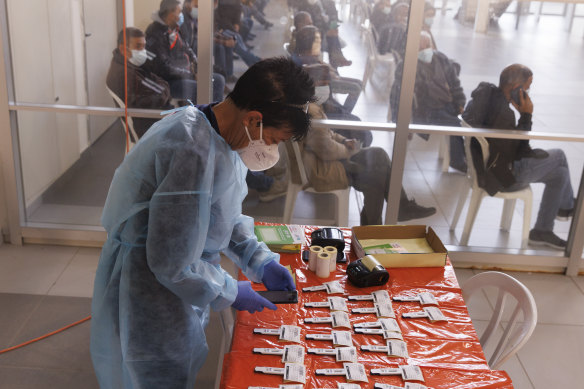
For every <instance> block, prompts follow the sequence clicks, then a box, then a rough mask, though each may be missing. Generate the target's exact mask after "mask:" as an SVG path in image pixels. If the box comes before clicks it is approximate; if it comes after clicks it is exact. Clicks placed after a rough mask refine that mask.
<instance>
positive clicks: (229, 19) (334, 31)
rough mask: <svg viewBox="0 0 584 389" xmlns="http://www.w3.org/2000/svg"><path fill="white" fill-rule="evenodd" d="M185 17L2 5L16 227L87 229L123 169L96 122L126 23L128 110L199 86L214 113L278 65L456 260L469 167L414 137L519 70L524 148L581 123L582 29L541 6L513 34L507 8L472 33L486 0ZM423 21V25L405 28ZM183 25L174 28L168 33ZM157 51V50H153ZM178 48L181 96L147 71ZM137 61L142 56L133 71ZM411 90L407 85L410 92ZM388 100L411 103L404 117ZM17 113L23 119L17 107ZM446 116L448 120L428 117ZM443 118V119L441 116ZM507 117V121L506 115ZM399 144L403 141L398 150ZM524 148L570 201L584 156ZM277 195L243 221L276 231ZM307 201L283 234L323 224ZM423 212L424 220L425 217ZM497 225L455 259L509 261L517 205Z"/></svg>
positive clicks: (319, 4)
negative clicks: (251, 70) (537, 155)
mask: <svg viewBox="0 0 584 389" xmlns="http://www.w3.org/2000/svg"><path fill="white" fill-rule="evenodd" d="M198 3H199V2H197V1H196V0H195V1H187V3H186V4H185V3H184V1H182V0H181V1H180V2H179V3H178V9H177V7H174V8H173V9H171V10H161V9H160V1H159V0H147V1H139V2H138V1H137V0H127V1H125V2H122V1H120V0H107V1H102V2H90V1H88V0H58V1H57V2H47V3H46V4H45V3H43V4H40V5H39V6H38V7H33V8H32V9H31V8H30V7H28V6H26V5H24V3H22V4H21V3H20V2H17V1H15V0H6V1H5V7H6V17H7V25H6V26H5V30H4V31H5V32H6V34H5V37H4V38H5V50H6V53H5V54H6V55H5V57H6V58H8V59H9V60H10V61H11V67H10V68H11V70H12V73H11V74H10V75H9V77H8V80H9V84H10V87H11V88H10V89H11V91H12V92H13V93H12V95H11V100H13V102H12V105H13V107H12V108H11V109H13V110H16V112H15V113H14V119H15V120H13V123H14V128H13V134H14V136H15V137H17V138H18V142H17V144H18V145H19V150H18V153H17V154H18V155H19V157H18V158H19V160H20V165H21V172H20V175H21V178H22V179H21V182H22V188H21V193H20V194H21V202H22V204H24V208H25V212H23V214H24V215H25V220H23V222H24V223H54V224H67V225H91V226H98V225H99V213H100V207H101V206H102V205H103V203H104V201H105V195H106V194H107V189H108V187H109V181H110V180H111V176H112V174H113V171H114V169H115V167H116V166H117V165H118V164H119V162H120V161H121V160H122V158H123V155H124V139H123V131H122V127H121V124H120V121H119V119H118V118H116V117H114V116H106V115H101V114H98V112H97V111H99V110H102V109H106V108H107V109H110V108H113V107H116V106H123V105H124V104H125V96H124V87H123V86H120V82H121V81H120V80H123V77H121V76H120V75H123V64H124V59H123V56H122V54H121V51H120V48H121V49H122V50H124V47H123V43H122V44H121V46H120V44H118V39H119V32H120V30H121V27H122V25H123V24H124V23H123V20H124V17H125V20H126V25H127V27H128V29H127V30H126V31H127V35H126V46H127V50H126V55H127V58H128V59H129V60H130V61H129V63H128V67H129V68H130V70H131V72H130V73H129V75H128V80H129V82H130V84H129V85H130V86H129V93H128V106H129V107H130V108H132V107H136V108H150V109H166V108H170V107H173V106H179V105H183V104H186V98H187V97H191V100H193V99H192V97H194V94H195V89H194V88H196V87H195V86H194V84H192V82H197V83H199V84H201V83H209V84H211V88H212V92H211V93H210V95H211V99H212V100H221V99H223V98H224V97H225V96H226V95H227V94H228V93H229V91H230V90H231V88H233V86H234V85H235V82H236V80H237V78H238V77H239V76H241V75H242V74H243V73H244V72H245V70H246V69H247V68H248V67H249V66H250V65H252V64H253V63H254V62H256V61H257V60H259V59H260V58H268V57H273V56H283V55H285V56H290V57H292V58H293V59H294V60H295V61H297V62H298V63H300V64H303V65H306V66H307V70H308V71H309V72H310V74H311V76H312V77H313V78H314V80H315V82H316V85H317V87H318V88H317V96H318V98H319V101H318V105H320V108H319V109H322V113H323V115H322V116H320V117H319V119H322V120H326V119H330V120H343V121H344V122H343V123H357V122H360V121H361V122H370V123H371V124H367V125H365V126H364V128H361V129H356V130H355V129H351V130H347V129H346V128H345V129H344V130H339V129H340V128H342V127H343V126H342V125H339V126H335V125H327V124H322V126H324V127H325V128H326V129H328V128H329V127H330V128H332V129H335V133H336V134H340V135H342V136H344V137H345V138H346V139H348V140H350V139H353V138H355V139H357V140H358V141H359V142H358V144H359V145H360V146H361V147H367V146H368V147H377V148H379V149H380V150H382V152H383V155H385V157H384V158H388V159H391V160H393V162H394V166H398V168H397V169H396V170H395V171H393V174H398V175H401V177H402V178H401V182H402V186H403V193H405V197H406V198H407V200H408V202H409V203H410V204H411V201H415V203H414V204H415V206H420V207H419V208H417V211H418V212H419V213H414V214H409V215H407V214H406V215H404V214H402V215H401V216H399V215H398V218H397V219H398V220H397V221H398V222H399V223H410V224H427V225H431V226H433V227H434V228H435V230H436V231H437V232H438V234H439V235H440V237H441V238H442V239H443V241H444V242H445V243H446V244H451V245H453V246H459V245H460V244H461V239H462V234H463V229H464V221H465V218H466V214H467V208H468V201H467V205H465V206H464V207H463V208H462V212H461V216H460V219H459V221H458V224H457V226H456V228H455V229H454V230H453V231H450V229H451V225H452V220H453V218H454V215H455V210H456V207H457V204H458V197H459V194H460V192H462V191H463V189H464V187H465V185H466V183H467V182H468V179H467V176H466V174H465V173H464V170H465V169H464V168H465V164H466V166H467V167H468V164H469V159H468V156H465V155H464V149H463V148H462V141H461V139H462V138H461V137H460V136H450V135H449V134H446V135H444V134H443V133H439V132H440V131H438V133H436V131H425V130H424V128H423V127H420V126H425V125H432V126H441V127H440V128H442V129H444V131H457V130H460V129H462V127H459V126H460V123H461V122H460V118H459V117H458V115H459V114H460V113H461V112H462V108H463V107H465V106H466V105H467V103H468V101H469V100H470V99H471V98H472V92H473V91H474V90H475V89H476V88H477V86H478V85H479V83H481V82H489V83H492V84H493V85H495V86H497V85H498V82H499V75H500V73H501V71H502V69H503V68H504V67H505V66H507V65H509V64H511V63H522V64H524V65H526V66H528V67H529V68H530V69H531V70H532V72H533V83H532V85H531V87H530V88H529V89H530V94H529V96H530V98H531V99H532V101H533V105H534V110H533V118H532V121H533V128H532V133H534V134H537V133H547V134H550V136H553V134H563V135H570V134H574V135H579V134H580V127H581V126H580V123H581V122H582V119H584V118H583V117H582V115H584V114H583V113H582V111H581V110H580V109H579V108H580V107H581V106H582V103H584V93H583V92H582V88H581V85H580V84H581V83H580V81H579V80H581V79H582V76H583V75H582V66H580V65H581V63H582V60H583V59H584V58H583V56H584V54H583V51H582V39H581V37H582V30H583V27H584V23H583V22H582V19H581V18H578V17H573V15H576V16H578V15H579V14H578V12H574V13H572V12H571V11H570V12H567V13H566V16H562V12H561V10H562V7H564V4H562V3H558V4H546V5H545V7H544V8H543V9H540V7H539V4H540V3H532V4H528V5H526V6H525V7H523V8H522V9H521V12H520V13H519V24H517V13H515V12H514V11H515V8H514V7H515V6H514V5H510V6H508V7H507V5H508V4H505V3H504V2H491V3H492V5H491V7H490V8H489V7H487V10H486V11H485V12H483V11H481V12H479V14H478V15H479V16H478V18H479V19H477V23H475V15H477V9H480V7H481V6H484V0H474V1H472V0H468V1H464V2H442V3H440V2H434V5H435V6H436V7H438V9H433V7H432V6H430V3H431V2H430V3H426V4H427V5H424V2H422V1H419V0H412V1H411V2H410V1H398V2H395V1H387V0H380V1H370V0H359V1H350V2H347V1H334V0H318V1H316V2H308V1H306V0H293V1H292V0H270V1H266V0H255V1H247V0H246V1H242V2H241V3H240V4H236V5H235V6H234V5H233V4H232V3H234V2H231V1H230V2H225V1H221V0H219V1H218V2H216V6H217V7H216V8H215V7H211V6H210V5H209V4H207V3H205V4H204V5H199V6H198V5H197V4H198ZM235 3H236V2H235ZM311 3H314V4H311ZM201 4H203V3H202V2H201ZM439 7H446V8H439ZM569 7H572V6H568V8H569ZM422 8H423V12H419V13H416V12H417V11H415V10H418V11H422ZM573 9H574V10H575V11H578V9H577V8H576V7H573ZM414 11H415V12H414ZM540 11H541V12H540ZM181 12H182V15H183V16H182V19H183V20H184V22H183V24H182V25H181V28H180V29H178V32H177V29H176V28H177V26H176V25H177V24H178V20H179V19H180V14H181ZM211 14H213V20H214V22H213V23H211V22H210V20H211ZM552 14H553V15H552ZM306 15H308V17H307V16H306ZM485 15H486V16H485ZM173 18H174V19H173ZM485 18H486V19H485ZM175 19H176V20H175ZM485 20H487V23H486V24H485V23H484V21H485ZM489 20H490V22H489ZM420 21H421V23H422V25H423V27H422V33H421V34H420V33H419V32H418V31H419V28H418V27H415V28H412V26H419V23H420ZM157 23H158V24H157ZM417 23H418V24H417ZM175 24H176V25H175ZM24 26H26V27H24ZM132 28H136V29H139V30H140V31H141V32H142V33H145V36H141V35H140V34H141V33H140V32H136V31H135V30H132ZM477 31H478V32H477ZM480 31H482V32H480ZM31 37H34V39H32V38H31ZM161 37H162V38H164V39H166V40H164V42H166V43H168V47H166V46H165V45H164V44H162V45H160V44H159V43H160V42H159V41H158V39H159V38H161ZM199 38H200V39H199ZM207 38H209V39H207ZM171 39H172V42H171V41H170V40H171ZM412 39H413V40H414V41H419V42H421V43H422V44H424V45H426V46H428V45H429V46H430V48H431V50H429V51H428V50H426V51H424V52H423V53H422V54H418V53H421V51H420V50H419V49H420V47H421V46H419V45H418V47H417V48H416V47H413V50H412V52H410V51H409V52H408V53H406V45H407V42H408V41H410V42H413V41H411V40H412ZM428 42H429V43H428ZM176 45H179V46H180V45H183V46H184V51H185V53H186V54H185V55H186V57H185V55H182V56H179V57H180V61H178V60H177V61H178V62H176V63H177V64H180V66H182V72H183V73H184V72H187V73H189V72H190V73H189V76H188V77H186V79H188V82H183V81H181V80H183V79H185V78H180V80H179V81H178V82H176V79H173V78H172V77H169V76H168V75H167V74H164V69H163V70H161V69H162V67H161V64H160V63H159V62H160V61H161V59H163V58H164V56H165V52H163V51H164V50H167V49H168V48H170V46H172V47H177V46H176ZM143 48H145V49H146V50H147V51H146V52H145V53H146V54H145V55H144V52H143V51H142V49H143ZM191 49H192V50H193V54H196V55H197V59H196V60H197V61H198V63H199V64H200V66H199V67H198V69H196V70H197V76H196V77H197V80H195V76H194V74H195V72H194V71H195V69H194V67H191V66H190V64H191V63H193V61H194V60H195V57H194V56H190V55H191V54H190V51H189V50H191ZM422 49H428V47H422ZM413 51H415V53H413ZM406 54H408V55H407V56H406ZM413 54H415V55H413ZM410 55H413V56H412V58H419V59H418V60H417V62H416V67H415V68H416V71H415V72H414V67H413V66H409V67H404V65H403V61H404V58H406V57H408V58H409V57H410ZM116 58H117V59H116ZM211 58H212V59H211ZM437 59H440V60H441V61H442V62H443V63H444V64H447V65H448V66H447V69H446V70H443V71H442V72H441V73H440V72H438V73H436V72H430V73H429V72H427V70H428V68H429V66H426V65H428V60H429V61H430V62H429V63H430V64H431V63H432V61H434V60H437ZM181 61H182V62H181ZM207 61H208V62H210V63H211V62H212V67H210V68H209V67H208V66H204V65H205V64H206V63H207ZM424 61H426V62H424ZM114 65H115V66H114ZM114 67H115V69H113V68H114ZM112 69H113V70H112ZM167 70H168V69H167ZM112 72H114V73H115V76H116V77H113V76H112ZM157 72H159V74H158V73H157ZM179 72H180V71H179ZM120 77H121V78H120ZM165 77H166V78H165ZM210 78H212V80H213V81H209V79H210ZM414 79H415V80H416V81H415V85H410V84H411V83H413V80H414ZM108 80H109V81H108ZM404 80H405V81H404ZM410 80H411V82H410ZM452 80H454V81H455V84H456V86H455V87H456V88H455V89H456V91H454V90H453V89H452V88H451V85H450V84H449V85H448V87H444V85H445V84H444V83H445V82H446V83H447V84H448V82H449V81H452ZM191 81H192V82H191ZM424 82H425V83H426V84H424ZM106 86H107V87H109V89H110V90H111V92H110V91H108V89H107V88H106ZM189 88H190V89H189ZM402 88H403V90H406V91H407V90H410V89H412V90H413V91H414V93H413V96H410V97H407V98H406V99H405V100H404V101H403V102H401V101H400V97H401V95H400V92H401V91H402ZM130 89H132V91H130ZM185 91H186V92H185ZM181 92H182V93H181ZM408 93H409V92H408ZM429 95H431V97H432V98H433V99H434V100H432V99H429V98H428V96H429ZM406 96H409V94H407V93H406ZM116 97H117V98H119V101H117V102H116V101H115V98H116ZM148 98H154V99H148ZM145 100H148V102H147V103H144V101H145ZM193 102H194V100H193ZM437 102H438V103H448V104H442V105H440V104H438V103H437ZM27 104H28V105H29V107H28V108H27V109H32V111H22V110H21V109H22V108H21V107H19V106H22V105H25V106H26V105H27ZM31 104H37V106H35V107H37V108H34V107H32V108H31V107H30V105H31ZM58 105H68V106H73V107H77V108H79V109H80V110H81V108H83V110H82V111H83V112H79V113H62V112H61V111H58V107H57V106H58ZM444 105H450V107H449V108H448V109H445V110H443V111H441V108H443V107H444ZM400 106H401V108H403V109H402V111H404V112H405V113H406V114H409V112H408V110H409V109H410V108H411V124H410V125H409V127H408V126H407V123H403V124H400V127H399V128H396V127H397V124H394V123H397V119H398V117H397V113H398V112H399V111H400ZM404 107H405V108H407V109H405V108H404ZM35 109H36V111H35ZM445 112H446V113H447V114H448V115H441V114H443V113H445ZM139 116H140V115H134V122H135V124H136V123H138V125H136V127H137V128H136V130H137V131H136V132H137V135H138V136H140V135H141V133H143V132H144V131H146V130H147V129H148V127H149V124H148V123H146V124H144V125H140V124H139V122H140V120H139ZM515 117H516V118H518V117H519V115H518V113H517V112H515ZM388 122H389V123H392V124H391V125H388V124H387V123H388ZM150 123H151V121H150ZM346 126H347V125H346V124H345V127H346ZM376 126H377V128H375V127H376ZM138 127H140V128H138ZM349 127H350V126H349ZM427 132H428V133H432V135H429V136H428V134H427ZM407 134H410V136H409V140H408V141H407V143H406V142H405V141H404V142H403V143H401V142H402V141H403V140H404V137H407V136H408V135H407ZM108 142H109V143H108ZM341 142H342V141H341ZM394 144H399V145H403V144H405V145H406V146H405V147H404V148H403V149H404V150H405V154H404V153H403V152H404V150H401V146H400V148H398V149H397V150H395V149H394ZM530 144H531V146H532V147H533V148H541V149H551V148H556V149H561V150H563V152H564V153H565V155H566V157H567V161H568V165H569V169H570V178H571V184H572V187H573V188H574V189H575V190H576V189H577V188H578V187H579V186H580V178H581V175H582V171H583V166H584V158H582V155H583V153H582V152H583V151H584V143H583V142H577V141H576V142H572V143H569V142H562V141H553V140H531V141H530ZM104 145H106V146H104ZM98 150H102V151H103V152H102V151H98ZM456 153H458V154H456ZM394 154H395V155H394ZM404 155H405V157H404ZM461 155H462V157H461ZM456 157H459V158H458V159H457V158H456ZM396 158H397V160H396ZM345 159H347V158H345ZM89 160H91V162H89ZM402 166H403V168H402ZM282 169H283V170H285V169H286V168H285V167H283V168H281V169H280V171H282ZM343 169H345V174H346V175H347V176H346V177H345V179H347V181H348V182H349V183H352V181H351V180H352V179H353V178H352V177H349V175H350V174H349V173H347V172H348V171H349V170H346V169H347V166H343ZM377 170H378V171H379V172H381V171H382V169H381V168H378V169H377ZM378 184H379V185H378V186H379V187H383V191H385V186H386V185H385V182H384V181H383V182H382V180H381V179H379V183H378ZM354 187H356V186H354ZM285 188H286V182H284V184H283V185H280V187H279V188H278V190H279V192H277V193H275V194H276V196H275V197H274V196H271V197H272V198H271V199H270V200H268V201H260V200H259V198H260V197H262V193H261V192H258V191H255V190H254V189H253V188H252V189H251V190H250V195H249V196H248V198H247V199H246V204H244V209H245V210H246V212H248V213H249V214H250V215H251V216H255V217H256V219H257V220H260V221H279V220H281V217H282V212H283V211H282V209H283V206H284V205H285V204H284V197H283V192H284V190H285ZM532 190H533V204H532V217H531V225H534V223H535V220H536V218H537V213H538V210H539V204H540V202H541V199H542V195H543V194H542V191H543V185H541V184H532ZM392 193H394V192H393V189H392ZM395 193H396V194H399V193H400V191H399V190H397V191H395ZM302 196H304V195H302ZM311 196H312V195H308V196H307V197H305V198H304V199H303V198H302V197H299V200H298V204H297V208H298V212H297V213H296V214H295V215H294V216H293V218H292V221H296V222H301V223H320V222H327V220H328V223H330V222H331V217H330V215H331V213H334V211H335V208H334V206H333V205H332V202H331V201H328V200H325V201H324V202H323V201H322V200H315V199H311ZM574 196H577V193H574ZM263 197H266V196H263ZM267 197H270V196H267ZM394 197H396V198H395V199H394V198H391V199H390V207H400V212H402V211H401V208H402V207H401V206H399V205H398V204H399V203H400V198H401V197H402V195H396V196H394ZM397 197H399V198H397ZM402 203H404V200H402ZM364 206H365V205H364V198H363V195H362V191H360V190H354V189H353V190H351V195H350V200H349V211H348V215H349V216H348V224H349V225H356V224H359V223H361V222H362V219H361V212H362V211H363V208H364ZM82 207H93V208H85V209H83V210H82ZM431 208H433V209H434V211H433V212H431V213H430V212H429V211H424V209H431ZM54 210H58V212H53V211H54ZM386 210H387V205H386V203H385V202H383V207H382V209H381V211H380V213H381V215H382V218H381V222H387V220H385V218H384V216H385V214H386ZM424 212H426V213H424ZM501 212H502V205H501V204H500V201H499V200H498V199H493V198H490V197H489V198H486V199H485V200H484V201H483V204H482V205H481V207H480V210H479V213H478V216H477V221H476V222H475V225H474V227H473V230H472V233H471V234H470V237H469V240H468V243H467V244H468V246H464V247H463V248H462V250H466V249H468V248H469V247H471V248H473V249H474V248H476V249H481V250H482V249H487V250H491V251H497V250H505V249H513V250H516V249H519V248H520V247H521V227H522V215H523V208H522V206H521V205H520V202H518V205H517V206H516V207H515V210H514V212H513V215H514V217H513V220H512V222H511V225H510V229H509V232H505V231H501V230H500V228H499V222H500V214H501ZM69 216H72V217H69ZM413 216H415V217H413ZM333 221H334V220H333ZM570 227H571V222H569V221H568V222H557V223H556V224H555V226H554V229H553V231H554V232H555V233H556V234H557V235H558V236H560V237H561V238H562V239H566V238H567V236H568V232H569V229H570ZM530 248H533V247H530ZM550 252H551V251H550ZM525 253H528V254H533V253H535V254H538V253H539V252H538V251H533V252H525ZM553 253H554V254H556V253H558V251H554V252H553ZM544 255H545V254H544Z"/></svg>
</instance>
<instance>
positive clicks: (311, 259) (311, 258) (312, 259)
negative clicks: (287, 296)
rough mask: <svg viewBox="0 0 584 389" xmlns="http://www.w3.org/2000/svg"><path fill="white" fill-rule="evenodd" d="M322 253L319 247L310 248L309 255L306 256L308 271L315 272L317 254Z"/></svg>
mask: <svg viewBox="0 0 584 389" xmlns="http://www.w3.org/2000/svg"><path fill="white" fill-rule="evenodd" d="M321 252H322V247H320V246H310V254H308V270H310V271H313V272H316V260H317V258H318V254H319V253H321Z"/></svg>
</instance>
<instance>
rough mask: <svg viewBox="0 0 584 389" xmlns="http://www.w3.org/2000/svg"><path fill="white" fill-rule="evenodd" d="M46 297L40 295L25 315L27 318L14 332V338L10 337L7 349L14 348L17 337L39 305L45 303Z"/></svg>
mask: <svg viewBox="0 0 584 389" xmlns="http://www.w3.org/2000/svg"><path fill="white" fill-rule="evenodd" d="M35 296H38V295H35ZM46 297H47V296H46V295H41V298H40V299H39V301H38V302H37V304H35V306H34V307H33V308H32V309H31V310H30V313H29V314H28V315H27V317H26V318H25V319H24V320H23V321H22V322H21V325H20V326H19V327H18V330H17V331H15V332H14V336H12V337H11V338H10V339H9V341H8V344H9V345H10V346H8V347H14V346H16V339H18V336H19V335H20V334H21V333H22V331H23V329H24V328H25V327H26V326H27V325H28V323H29V322H30V320H31V318H32V316H33V315H34V314H35V312H36V311H37V310H38V309H39V307H40V306H41V304H42V303H43V302H44V301H45V299H46Z"/></svg>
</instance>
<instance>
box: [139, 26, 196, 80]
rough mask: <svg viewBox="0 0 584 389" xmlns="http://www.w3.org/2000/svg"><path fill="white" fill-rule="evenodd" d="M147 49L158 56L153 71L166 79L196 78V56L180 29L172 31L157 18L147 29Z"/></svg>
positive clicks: (154, 61) (155, 58)
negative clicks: (193, 64) (192, 67)
mask: <svg viewBox="0 0 584 389" xmlns="http://www.w3.org/2000/svg"><path fill="white" fill-rule="evenodd" d="M173 36H174V39H172V42H171V38H172V37H173ZM146 49H147V50H148V51H150V52H152V53H153V54H154V55H155V56H156V57H154V60H153V68H152V70H153V72H154V73H156V74H157V75H159V76H160V77H162V78H164V79H165V80H166V81H172V80H180V79H185V78H186V79H191V80H192V79H194V74H193V72H191V63H192V62H193V61H195V58H196V57H195V55H194V53H193V51H192V50H191V48H190V47H188V46H187V44H186V43H185V42H184V40H183V38H182V36H181V35H180V32H179V30H178V29H176V30H175V31H171V30H170V29H169V27H168V26H167V25H165V24H164V23H163V22H162V21H161V20H155V21H154V22H152V23H151V24H150V25H149V26H148V28H147V29H146Z"/></svg>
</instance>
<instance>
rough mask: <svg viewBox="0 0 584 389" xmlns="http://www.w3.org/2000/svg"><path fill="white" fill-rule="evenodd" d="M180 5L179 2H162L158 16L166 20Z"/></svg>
mask: <svg viewBox="0 0 584 389" xmlns="http://www.w3.org/2000/svg"><path fill="white" fill-rule="evenodd" d="M178 5H180V2H179V1H178V0H162V1H161V2H160V9H159V10H158V16H160V17H161V18H162V19H164V18H165V17H166V15H168V14H169V13H170V12H172V11H174V10H175V9H176V7H177V6H178Z"/></svg>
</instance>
